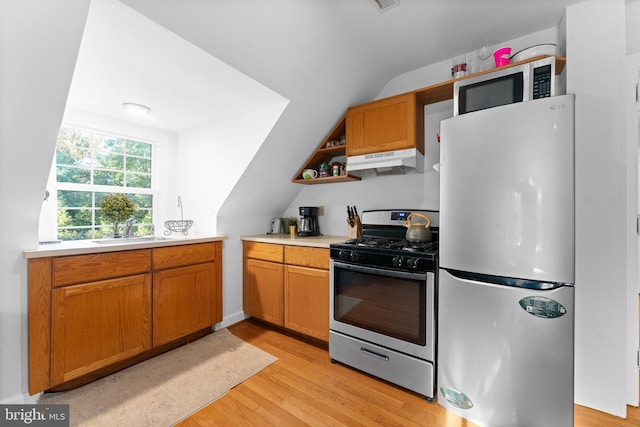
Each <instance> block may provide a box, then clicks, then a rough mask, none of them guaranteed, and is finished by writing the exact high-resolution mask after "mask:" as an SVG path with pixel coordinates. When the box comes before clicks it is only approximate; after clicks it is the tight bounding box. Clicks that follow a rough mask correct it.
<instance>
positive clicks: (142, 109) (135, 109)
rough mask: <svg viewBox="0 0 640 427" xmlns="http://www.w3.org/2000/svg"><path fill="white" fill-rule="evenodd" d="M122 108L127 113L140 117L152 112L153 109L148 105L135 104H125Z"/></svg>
mask: <svg viewBox="0 0 640 427" xmlns="http://www.w3.org/2000/svg"><path fill="white" fill-rule="evenodd" d="M122 108H124V110H125V111H126V112H127V113H129V114H135V115H138V116H144V115H146V114H149V112H151V108H149V107H147V106H146V105H142V104H136V103H134V102H124V103H123V104H122Z"/></svg>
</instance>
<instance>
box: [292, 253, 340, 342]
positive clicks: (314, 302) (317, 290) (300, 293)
mask: <svg viewBox="0 0 640 427" xmlns="http://www.w3.org/2000/svg"><path fill="white" fill-rule="evenodd" d="M284 289H285V297H284V301H285V310H284V312H285V320H284V326H285V327H286V328H289V329H292V330H294V331H298V332H300V333H303V334H306V335H309V336H312V337H315V338H319V339H321V340H324V341H328V340H329V272H328V271H327V270H318V269H315V268H307V267H296V266H292V265H287V266H286V267H285V276H284Z"/></svg>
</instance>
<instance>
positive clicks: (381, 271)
mask: <svg viewBox="0 0 640 427" xmlns="http://www.w3.org/2000/svg"><path fill="white" fill-rule="evenodd" d="M331 264H332V265H333V267H334V268H335V267H339V268H343V269H345V270H351V271H358V272H361V273H369V274H377V275H381V276H388V277H399V278H403V279H413V280H424V278H425V273H413V272H409V271H396V270H388V269H386V268H380V267H370V266H367V265H356V264H349V263H346V262H341V261H335V260H333V259H332V260H331Z"/></svg>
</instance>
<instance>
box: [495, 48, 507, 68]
mask: <svg viewBox="0 0 640 427" xmlns="http://www.w3.org/2000/svg"><path fill="white" fill-rule="evenodd" d="M510 56H511V48H510V47H501V48H500V49H496V51H495V52H493V59H495V61H496V67H502V66H504V65H507V64H508V63H509V57H510Z"/></svg>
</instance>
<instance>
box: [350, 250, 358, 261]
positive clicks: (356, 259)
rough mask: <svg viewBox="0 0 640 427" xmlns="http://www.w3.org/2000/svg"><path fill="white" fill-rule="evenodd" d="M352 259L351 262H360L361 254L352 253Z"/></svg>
mask: <svg viewBox="0 0 640 427" xmlns="http://www.w3.org/2000/svg"><path fill="white" fill-rule="evenodd" d="M350 257H351V261H358V260H359V259H360V254H359V253H358V252H356V251H351V254H350Z"/></svg>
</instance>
